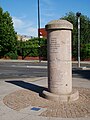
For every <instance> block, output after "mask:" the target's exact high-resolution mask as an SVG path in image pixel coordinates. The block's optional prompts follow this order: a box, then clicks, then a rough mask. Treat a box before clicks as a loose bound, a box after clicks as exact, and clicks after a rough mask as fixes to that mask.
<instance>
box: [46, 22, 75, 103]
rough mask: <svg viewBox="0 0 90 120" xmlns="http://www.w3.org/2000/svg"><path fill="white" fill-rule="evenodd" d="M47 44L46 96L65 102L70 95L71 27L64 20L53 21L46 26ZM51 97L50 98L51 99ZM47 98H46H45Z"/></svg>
mask: <svg viewBox="0 0 90 120" xmlns="http://www.w3.org/2000/svg"><path fill="white" fill-rule="evenodd" d="M45 27H46V30H47V35H48V36H47V38H48V39H47V42H48V44H47V45H48V47H47V49H48V52H47V54H48V90H49V92H50V93H52V94H50V95H49V94H48V95H46V94H47V93H46V92H45V91H44V94H45V95H46V96H49V98H51V99H52V97H53V96H54V95H57V97H56V96H55V97H53V99H59V98H61V100H62V101H64V99H65V101H67V100H68V99H69V98H70V96H69V98H67V95H71V93H72V63H71V31H72V29H73V25H72V24H71V23H70V22H68V21H66V20H54V21H51V22H49V23H48V24H47V25H46V26H45ZM51 96H52V97H51ZM47 98H48V97H47Z"/></svg>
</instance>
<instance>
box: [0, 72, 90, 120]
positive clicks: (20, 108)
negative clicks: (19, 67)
mask: <svg viewBox="0 0 90 120" xmlns="http://www.w3.org/2000/svg"><path fill="white" fill-rule="evenodd" d="M89 72H90V71H89ZM76 73H78V72H77V71H76ZM73 87H74V89H78V90H79V93H80V99H79V100H78V101H75V102H73V103H69V104H62V103H55V102H51V101H48V100H45V99H44V98H42V97H40V96H39V94H41V92H42V90H43V89H46V88H47V77H33V78H21V79H20V78H19V79H4V80H1V81H0V120H90V79H89V78H87V77H85V76H84V77H79V78H78V77H73Z"/></svg>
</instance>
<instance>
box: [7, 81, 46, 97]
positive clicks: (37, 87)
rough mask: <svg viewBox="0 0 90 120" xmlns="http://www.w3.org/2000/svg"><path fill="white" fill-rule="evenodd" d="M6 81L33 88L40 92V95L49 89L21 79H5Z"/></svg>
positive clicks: (29, 88) (32, 89) (34, 90)
mask: <svg viewBox="0 0 90 120" xmlns="http://www.w3.org/2000/svg"><path fill="white" fill-rule="evenodd" d="M5 82H7V83H11V84H14V85H17V86H19V87H22V88H25V89H28V90H31V91H33V92H36V93H39V95H40V96H42V91H43V90H47V88H45V87H42V86H38V85H35V84H32V83H27V82H24V81H21V80H19V81H5Z"/></svg>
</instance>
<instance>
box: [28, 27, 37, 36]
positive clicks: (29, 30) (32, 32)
mask: <svg viewBox="0 0 90 120" xmlns="http://www.w3.org/2000/svg"><path fill="white" fill-rule="evenodd" d="M26 32H27V33H28V34H31V35H32V36H37V32H38V31H37V28H33V27H30V28H27V29H26Z"/></svg>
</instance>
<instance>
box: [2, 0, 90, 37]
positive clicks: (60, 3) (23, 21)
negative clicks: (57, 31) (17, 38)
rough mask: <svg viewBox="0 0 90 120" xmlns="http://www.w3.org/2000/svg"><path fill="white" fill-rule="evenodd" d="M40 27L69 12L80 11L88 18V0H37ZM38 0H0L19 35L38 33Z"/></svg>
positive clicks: (89, 12) (89, 10)
mask: <svg viewBox="0 0 90 120" xmlns="http://www.w3.org/2000/svg"><path fill="white" fill-rule="evenodd" d="M39 2H40V27H41V28H44V27H45V25H46V24H47V23H48V22H50V21H51V20H57V19H59V18H61V17H63V16H65V15H66V13H69V12H71V11H72V12H74V13H76V12H81V13H82V14H83V15H86V16H87V17H89V18H90V0H39ZM37 3H38V0H0V6H1V7H2V8H3V10H4V12H5V11H8V12H9V13H10V16H11V17H12V20H13V23H14V28H15V31H16V32H17V33H18V34H21V35H28V36H37V35H38V17H37V15H38V4H37Z"/></svg>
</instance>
